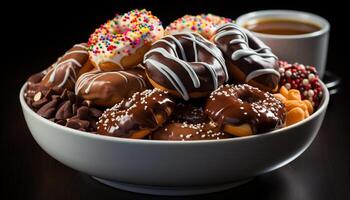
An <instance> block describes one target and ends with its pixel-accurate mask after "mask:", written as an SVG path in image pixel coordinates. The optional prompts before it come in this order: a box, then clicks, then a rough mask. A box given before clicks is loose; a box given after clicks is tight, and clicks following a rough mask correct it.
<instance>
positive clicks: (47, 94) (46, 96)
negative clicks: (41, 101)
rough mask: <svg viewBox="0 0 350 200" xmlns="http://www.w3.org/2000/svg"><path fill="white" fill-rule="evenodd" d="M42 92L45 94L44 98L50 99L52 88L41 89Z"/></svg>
mask: <svg viewBox="0 0 350 200" xmlns="http://www.w3.org/2000/svg"><path fill="white" fill-rule="evenodd" d="M43 94H44V95H45V96H44V98H45V99H48V100H51V99H52V95H53V90H52V89H49V90H46V91H43Z"/></svg>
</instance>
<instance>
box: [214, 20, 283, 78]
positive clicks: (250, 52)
mask: <svg viewBox="0 0 350 200" xmlns="http://www.w3.org/2000/svg"><path fill="white" fill-rule="evenodd" d="M225 28H234V30H232V29H231V30H224V29H225ZM216 32H217V34H216V36H215V38H214V41H215V42H216V41H217V40H218V39H220V38H222V37H224V36H228V35H239V36H240V37H241V38H236V39H233V40H231V41H230V42H229V44H232V45H237V44H240V45H245V46H246V48H242V49H238V50H236V51H234V52H233V53H232V55H231V59H232V60H233V61H237V60H239V59H240V58H243V57H247V56H259V57H260V58H261V59H269V58H274V59H276V60H277V59H278V58H277V57H276V56H275V55H274V54H272V53H271V52H261V51H263V50H270V48H269V47H267V46H262V47H261V48H259V49H251V48H250V47H249V45H248V42H249V41H248V36H247V34H246V32H245V30H244V29H243V28H241V27H239V26H237V25H236V24H232V23H228V24H223V25H221V26H219V27H218V28H217V30H216ZM260 45H263V44H260ZM264 74H274V75H276V76H278V77H280V74H279V73H278V72H277V71H276V70H274V69H270V68H264V69H257V70H254V71H252V72H250V73H249V74H248V75H247V77H246V80H245V81H246V82H248V81H250V80H252V79H254V78H256V77H258V76H261V75H264Z"/></svg>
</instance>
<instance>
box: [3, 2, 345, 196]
mask: <svg viewBox="0 0 350 200" xmlns="http://www.w3.org/2000/svg"><path fill="white" fill-rule="evenodd" d="M118 2H119V1H118ZM212 2H214V1H212ZM216 2H217V3H216ZM197 3H198V1H197ZM30 4H31V3H30ZM62 5H63V3H62ZM84 5H85V4H84ZM101 5H102V4H101ZM101 5H98V6H101ZM123 5H124V4H123ZM182 5H183V4H181V3H179V4H178V5H177V4H176V5H175V4H174V5H173V6H175V7H176V6H177V7H176V8H175V7H174V9H173V10H171V11H169V13H167V12H168V10H163V8H162V6H160V5H159V4H157V3H154V4H150V6H148V4H147V5H146V6H145V5H139V6H137V7H147V8H149V9H151V10H156V13H157V14H158V15H160V17H161V18H162V19H165V20H164V21H165V22H170V21H171V19H174V18H176V17H178V16H181V15H183V14H184V13H187V12H190V11H191V12H193V13H200V12H214V13H222V15H224V16H231V15H234V16H232V17H237V16H238V15H239V14H242V13H245V12H248V11H251V10H257V9H268V8H280V7H281V6H280V5H279V6H277V5H275V4H269V5H268V4H265V1H264V3H260V4H243V5H241V6H237V8H238V7H239V8H240V9H239V10H238V9H237V11H235V12H234V14H233V12H232V11H231V9H227V7H225V5H226V4H224V3H223V2H222V1H215V3H211V4H210V5H209V4H208V5H205V6H201V7H198V6H197V7H195V6H194V5H196V4H195V3H194V4H193V6H192V7H191V9H192V10H191V9H190V10H188V9H186V10H183V9H182V7H181V6H182ZM298 5H301V4H297V3H294V1H291V2H290V3H289V5H284V6H282V7H286V8H290V9H304V10H307V11H311V12H316V13H318V14H321V15H323V16H325V17H327V18H328V19H329V20H330V22H331V24H332V33H331V42H330V51H329V52H330V53H329V57H328V58H329V59H328V60H329V62H328V69H331V70H334V71H335V72H337V73H338V74H339V75H341V76H342V77H343V80H345V81H347V79H348V78H347V77H346V74H345V72H346V70H345V66H346V65H345V64H346V63H348V62H347V61H346V59H343V55H344V54H345V53H344V52H343V51H341V49H339V48H340V47H341V46H343V42H344V41H345V39H344V38H345V37H344V36H345V33H346V32H344V31H342V30H340V27H341V26H339V25H342V23H343V21H340V19H342V18H341V17H340V16H341V14H340V13H341V12H338V11H339V10H338V9H335V10H336V11H337V12H336V13H334V14H331V13H330V12H329V11H330V9H328V8H325V9H321V8H320V9H319V10H314V9H315V7H314V6H309V7H303V8H299V7H298ZM302 5H303V6H304V4H302ZM13 6H15V7H16V11H18V13H16V14H18V15H20V16H22V17H24V16H25V19H26V20H25V21H23V20H24V18H21V19H22V20H21V22H22V23H21V25H20V27H18V25H16V23H14V24H13V22H14V19H12V18H11V19H10V18H9V17H7V18H9V24H8V25H10V27H13V28H14V29H13V31H12V32H11V33H12V34H15V36H16V37H8V38H6V39H5V40H6V41H5V42H6V43H5V44H6V45H2V49H5V50H6V49H7V48H10V53H9V54H5V55H6V60H5V62H3V63H2V64H3V65H2V66H1V68H2V74H1V75H2V78H1V81H2V83H1V86H2V87H1V88H2V90H1V92H2V93H1V95H0V100H1V104H0V105H1V110H0V121H1V126H0V130H1V132H0V139H1V140H0V152H1V154H0V155H1V157H0V159H1V164H0V169H1V180H0V181H1V187H0V190H1V193H0V198H1V199H60V200H61V199H150V198H154V199H167V198H165V197H154V196H148V195H141V194H134V193H130V192H125V191H121V190H117V189H113V188H110V187H108V186H105V185H102V184H100V183H98V182H96V181H95V180H93V179H91V178H90V177H89V176H88V175H86V174H82V173H80V172H77V171H75V170H72V169H70V168H68V167H66V166H64V165H63V164H61V163H59V162H58V161H56V160H54V159H53V158H51V157H50V156H49V155H48V154H46V153H45V152H44V151H43V150H42V149H41V148H40V147H39V146H38V145H37V144H36V142H35V141H34V139H33V137H32V136H31V134H30V132H29V130H28V128H27V126H26V123H25V121H24V118H23V115H22V111H21V108H20V105H19V100H18V93H19V89H20V86H21V85H22V84H23V83H24V81H25V80H26V78H27V77H28V76H29V75H30V74H32V73H34V72H37V71H39V70H40V69H43V68H45V67H46V66H48V65H49V64H51V63H52V62H53V61H54V60H55V59H56V58H57V57H58V56H59V55H60V54H61V53H62V52H64V50H65V49H67V48H69V47H70V46H71V45H72V44H74V42H80V41H83V40H84V39H86V37H87V36H88V34H89V33H90V32H91V31H92V30H93V28H94V27H96V26H97V24H99V23H102V22H103V21H105V19H107V18H108V17H111V16H113V12H115V11H116V9H117V7H118V6H116V7H115V8H111V7H108V6H106V7H105V9H95V10H94V11H96V12H97V13H90V12H84V13H83V14H82V12H64V13H63V14H62V12H53V11H52V9H53V6H51V4H50V5H49V4H47V5H46V7H45V9H44V8H43V7H42V6H44V5H43V4H40V5H37V6H36V7H35V8H33V9H27V7H26V6H25V5H23V6H22V7H21V8H18V7H17V5H13ZM28 6H29V5H28ZM55 6H58V5H55ZM79 6H80V5H79ZM93 6H95V4H94V5H93ZM93 6H91V7H93ZM91 7H90V8H91ZM132 7H135V5H133V6H131V5H129V4H125V6H124V7H118V9H119V10H118V12H124V11H127V10H128V9H130V8H132ZM340 7H341V6H339V8H340ZM62 8H63V6H62V7H57V10H56V11H58V10H61V9H62ZM18 9H19V10H18ZM72 9H74V10H78V11H79V7H73V8H72ZM83 9H86V8H85V7H84V8H83ZM208 9H209V10H208ZM80 11H81V10H80ZM162 11H163V12H162ZM165 11H167V12H165ZM33 13H34V14H33ZM35 13H39V14H40V15H38V16H37V15H35ZM97 16H98V17H97ZM45 17H49V19H50V20H51V21H50V23H43V21H45V19H44V18H45ZM344 19H345V18H344ZM40 20H41V21H40ZM53 24H54V26H52V25H53ZM76 24H79V27H77V25H76ZM11 25H12V26H11ZM4 27H5V26H4ZM16 28H17V29H16ZM19 30H21V31H19ZM42 30H45V33H47V34H40V33H41V31H42ZM23 31H25V32H26V39H27V40H26V41H25V43H23V41H21V40H17V39H16V40H15V41H14V40H12V39H13V38H17V36H20V37H18V38H20V39H21V38H22V37H23V35H22V33H23ZM14 42H17V43H14ZM23 44H26V46H25V50H24V51H22V50H23V49H22V50H21V51H18V49H17V48H18V46H17V45H23ZM19 47H22V46H19ZM344 83H345V82H344ZM347 92H348V89H347V87H346V84H343V88H342V90H341V91H340V93H338V94H336V95H333V96H332V97H331V102H330V105H329V107H328V111H327V114H326V117H325V120H324V123H323V125H322V127H321V130H320V131H319V133H318V136H317V137H316V139H315V141H314V142H313V143H312V145H311V146H310V147H309V148H308V149H307V150H306V151H305V152H304V153H303V154H302V155H301V156H300V157H299V158H297V159H296V160H295V161H293V162H292V163H290V164H288V165H287V166H285V167H283V168H281V169H278V170H276V171H274V172H271V173H269V174H266V175H263V176H259V177H256V178H255V179H253V180H252V181H250V182H249V183H247V184H245V185H242V186H239V187H237V188H233V189H230V190H227V191H223V192H219V193H214V194H209V195H201V196H194V197H188V198H187V199H221V198H223V197H228V198H230V199H233V198H235V199H240V198H244V199H253V198H254V199H278V200H280V199H283V200H289V199H291V200H296V199H297V200H303V199H306V200H313V199H315V200H329V199H332V200H333V199H339V200H343V199H344V200H345V199H350V181H349V180H350V156H349V152H350V133H349V131H348V129H347V128H348V127H347V125H349V124H348V123H349V122H348V119H349V105H348V102H349V101H348V100H347V99H346V93H347ZM169 199H170V197H169ZM171 199H172V198H171ZM174 199H176V198H174Z"/></svg>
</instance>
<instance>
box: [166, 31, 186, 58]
mask: <svg viewBox="0 0 350 200" xmlns="http://www.w3.org/2000/svg"><path fill="white" fill-rule="evenodd" d="M164 38H169V39H171V40H172V41H174V42H175V43H176V45H177V47H179V49H180V52H181V56H182V59H183V60H184V61H187V58H186V53H185V50H184V48H183V46H182V45H181V43H180V42H179V40H177V39H176V38H175V37H174V36H172V35H167V36H165V37H164Z"/></svg>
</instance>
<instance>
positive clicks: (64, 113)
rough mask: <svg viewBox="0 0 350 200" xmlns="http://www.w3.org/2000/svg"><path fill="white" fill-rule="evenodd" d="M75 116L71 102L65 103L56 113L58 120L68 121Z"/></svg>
mask: <svg viewBox="0 0 350 200" xmlns="http://www.w3.org/2000/svg"><path fill="white" fill-rule="evenodd" d="M72 116H73V112H72V103H71V102H70V101H65V102H64V103H63V104H62V105H61V106H60V107H59V109H58V110H57V112H56V115H55V117H56V119H58V120H60V119H68V118H70V117H72Z"/></svg>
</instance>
